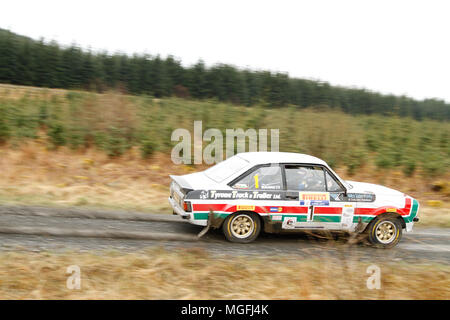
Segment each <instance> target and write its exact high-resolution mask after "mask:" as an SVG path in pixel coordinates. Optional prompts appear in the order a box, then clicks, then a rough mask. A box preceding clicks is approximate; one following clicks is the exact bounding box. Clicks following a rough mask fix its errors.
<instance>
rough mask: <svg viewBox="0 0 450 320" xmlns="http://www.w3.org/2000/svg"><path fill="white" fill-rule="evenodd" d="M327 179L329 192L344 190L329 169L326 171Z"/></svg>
mask: <svg viewBox="0 0 450 320" xmlns="http://www.w3.org/2000/svg"><path fill="white" fill-rule="evenodd" d="M325 179H326V180H327V190H328V191H329V192H341V191H343V190H342V188H341V186H340V185H339V184H338V183H337V182H336V180H334V178H333V177H331V176H330V174H329V173H328V171H325Z"/></svg>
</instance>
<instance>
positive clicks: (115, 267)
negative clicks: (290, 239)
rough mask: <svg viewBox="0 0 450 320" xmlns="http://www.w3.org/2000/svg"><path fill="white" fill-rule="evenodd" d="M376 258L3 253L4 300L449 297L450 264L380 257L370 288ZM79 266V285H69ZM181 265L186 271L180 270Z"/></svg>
mask: <svg viewBox="0 0 450 320" xmlns="http://www.w3.org/2000/svg"><path fill="white" fill-rule="evenodd" d="M371 264H372V263H369V262H367V263H365V262H359V261H358V260H357V259H356V258H355V259H353V258H351V257H347V258H346V259H345V260H342V261H340V260H336V261H335V260H334V259H308V260H300V261H299V260H298V259H296V258H295V256H292V257H290V258H289V257H286V256H285V257H271V258H239V257H212V256H209V255H208V254H206V253H205V252H204V251H202V250H199V249H190V250H186V249H183V251H178V250H174V251H166V250H162V249H152V250H148V251H146V252H141V253H133V254H123V253H120V254H118V253H114V252H110V253H103V254H101V255H100V254H99V255H96V254H81V253H64V254H50V253H1V254H0V297H1V298H2V299H449V298H450V290H449V288H450V268H449V267H448V266H446V265H429V264H427V265H421V264H412V265H411V264H406V263H383V264H380V263H378V262H377V263H375V264H377V265H378V266H379V267H380V269H381V289H380V290H369V289H368V288H367V286H366V281H367V278H368V277H369V276H370V275H369V274H368V273H367V268H368V267H369V266H370V265H371ZM71 265H78V266H79V267H80V270H81V289H80V290H69V289H67V287H66V281H67V277H68V276H69V275H67V274H66V269H67V267H68V266H71ZM180 270H183V272H180Z"/></svg>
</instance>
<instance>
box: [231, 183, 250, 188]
mask: <svg viewBox="0 0 450 320" xmlns="http://www.w3.org/2000/svg"><path fill="white" fill-rule="evenodd" d="M233 188H236V189H248V184H245V183H236V184H235V185H234V186H233Z"/></svg>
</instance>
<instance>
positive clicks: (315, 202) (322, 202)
mask: <svg viewBox="0 0 450 320" xmlns="http://www.w3.org/2000/svg"><path fill="white" fill-rule="evenodd" d="M300 205H301V206H329V205H330V201H326V200H310V201H303V200H302V201H300Z"/></svg>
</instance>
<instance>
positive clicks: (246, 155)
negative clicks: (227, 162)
mask: <svg viewBox="0 0 450 320" xmlns="http://www.w3.org/2000/svg"><path fill="white" fill-rule="evenodd" d="M237 156H238V157H240V158H242V159H245V160H247V161H248V162H250V163H252V164H265V163H311V164H321V165H326V166H328V165H327V163H326V162H325V161H323V160H321V159H319V158H316V157H313V156H310V155H307V154H302V153H293V152H242V153H238V154H237Z"/></svg>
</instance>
